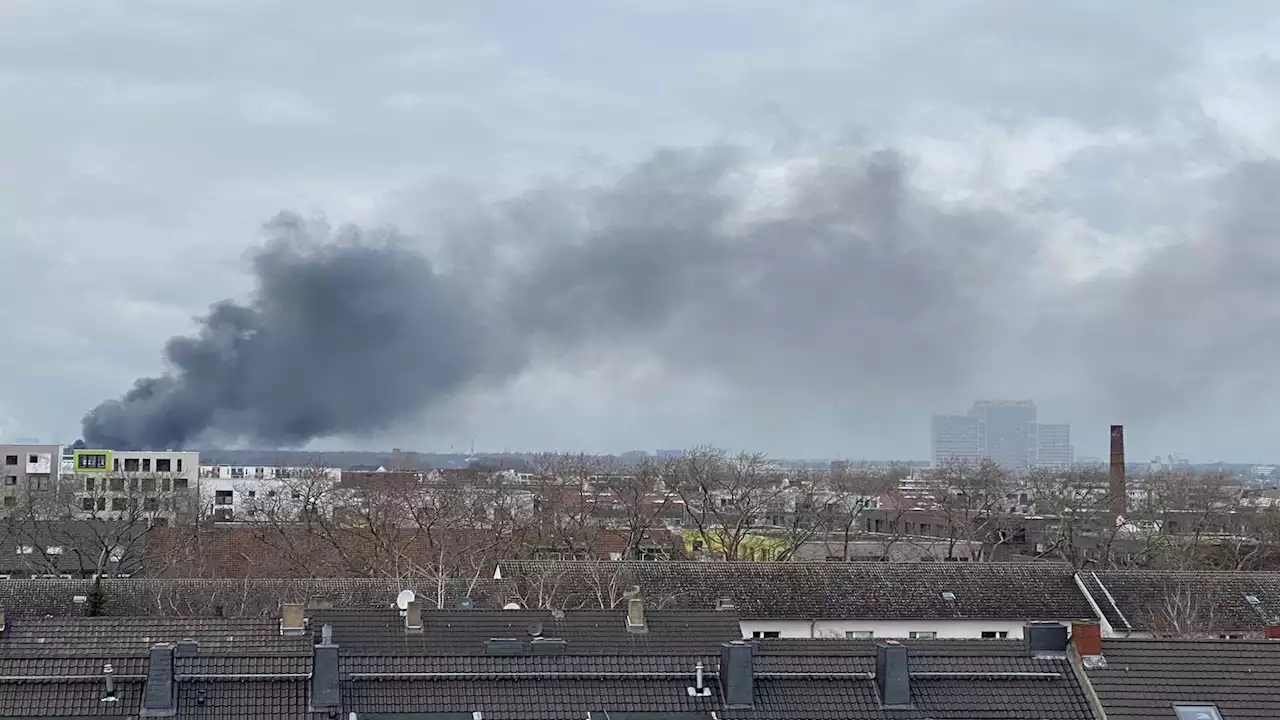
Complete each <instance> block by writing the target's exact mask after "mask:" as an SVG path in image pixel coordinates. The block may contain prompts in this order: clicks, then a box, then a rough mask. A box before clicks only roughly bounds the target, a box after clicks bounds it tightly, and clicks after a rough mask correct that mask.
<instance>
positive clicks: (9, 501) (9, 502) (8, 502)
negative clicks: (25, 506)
mask: <svg viewBox="0 0 1280 720" xmlns="http://www.w3.org/2000/svg"><path fill="white" fill-rule="evenodd" d="M4 506H5V507H7V508H11V507H18V498H16V497H14V496H12V495H5V496H4Z"/></svg>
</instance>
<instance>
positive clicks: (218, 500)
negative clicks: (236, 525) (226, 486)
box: [213, 490, 231, 505]
mask: <svg viewBox="0 0 1280 720" xmlns="http://www.w3.org/2000/svg"><path fill="white" fill-rule="evenodd" d="M213 504H214V505H230V504H231V491H230V490H218V491H216V492H214V494H213Z"/></svg>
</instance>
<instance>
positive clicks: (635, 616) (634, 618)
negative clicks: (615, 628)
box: [627, 598, 649, 633]
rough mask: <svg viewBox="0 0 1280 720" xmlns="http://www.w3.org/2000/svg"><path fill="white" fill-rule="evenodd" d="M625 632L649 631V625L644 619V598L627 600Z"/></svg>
mask: <svg viewBox="0 0 1280 720" xmlns="http://www.w3.org/2000/svg"><path fill="white" fill-rule="evenodd" d="M627 632H632V633H645V632H649V626H648V624H646V623H645V620H644V600H642V599H640V598H631V599H630V600H628V601H627Z"/></svg>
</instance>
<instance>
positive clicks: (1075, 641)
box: [1071, 620, 1102, 657]
mask: <svg viewBox="0 0 1280 720" xmlns="http://www.w3.org/2000/svg"><path fill="white" fill-rule="evenodd" d="M1071 644H1072V645H1074V646H1075V648H1076V653H1077V654H1078V655H1080V656H1081V657H1087V656H1089V655H1095V656H1096V655H1101V654H1102V627H1101V626H1100V625H1098V623H1097V622H1096V621H1088V620H1079V621H1076V622H1073V623H1071Z"/></svg>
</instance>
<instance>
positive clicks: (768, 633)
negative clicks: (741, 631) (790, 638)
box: [751, 630, 782, 640]
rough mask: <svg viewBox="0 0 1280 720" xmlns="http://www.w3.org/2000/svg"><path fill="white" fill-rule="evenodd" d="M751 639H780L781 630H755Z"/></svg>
mask: <svg viewBox="0 0 1280 720" xmlns="http://www.w3.org/2000/svg"><path fill="white" fill-rule="evenodd" d="M751 637H752V638H753V639H755V640H767V639H769V638H777V637H782V631H781V630H755V631H752V633H751Z"/></svg>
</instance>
